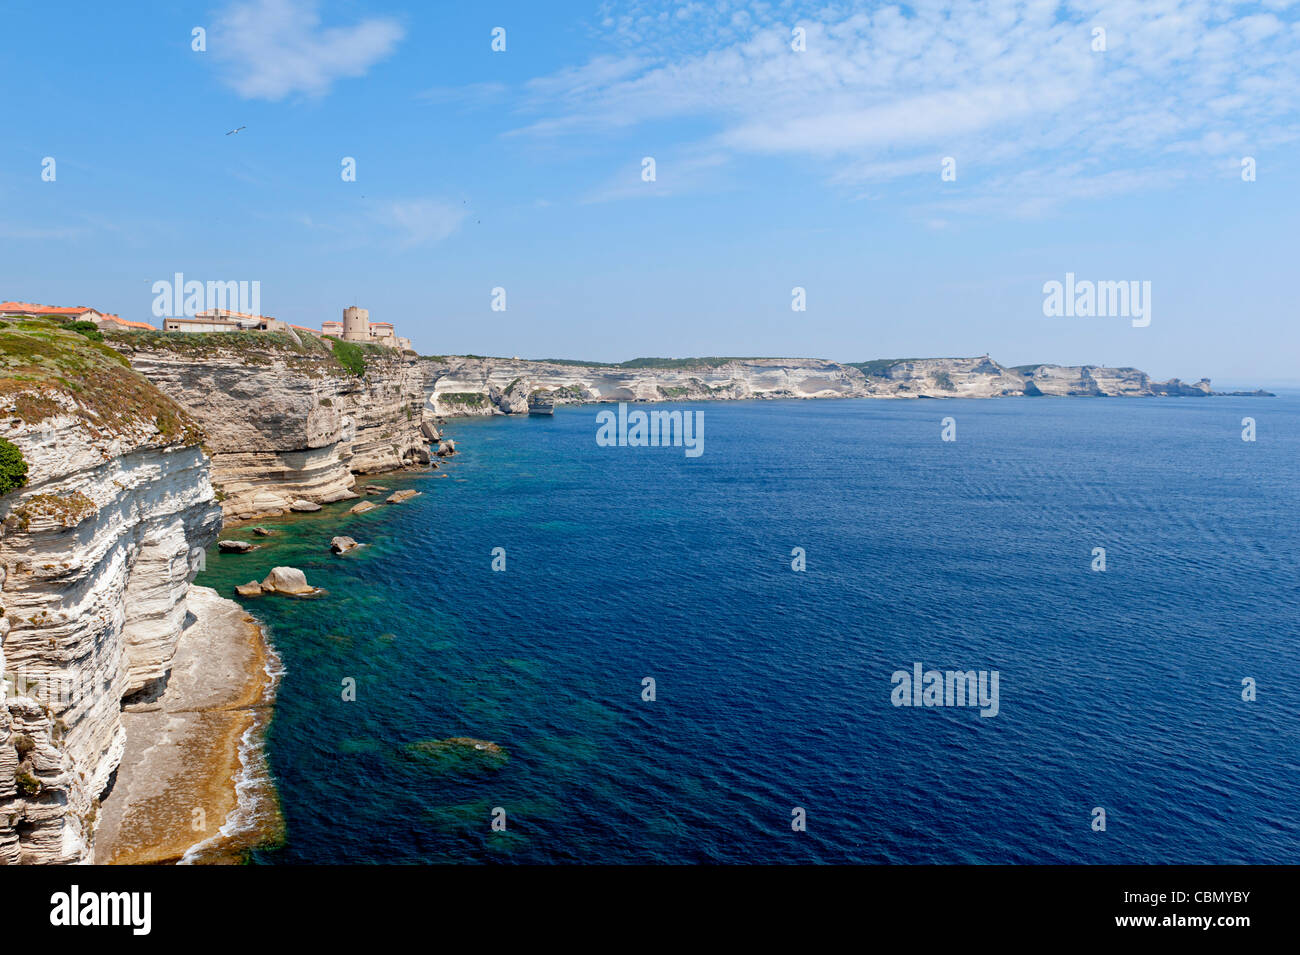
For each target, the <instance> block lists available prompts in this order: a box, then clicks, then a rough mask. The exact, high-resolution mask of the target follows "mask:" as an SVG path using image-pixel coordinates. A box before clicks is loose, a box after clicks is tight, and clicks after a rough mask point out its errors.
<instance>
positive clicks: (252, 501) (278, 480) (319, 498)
mask: <svg viewBox="0 0 1300 955" xmlns="http://www.w3.org/2000/svg"><path fill="white" fill-rule="evenodd" d="M110 343H111V344H112V345H113V346H114V347H115V348H118V349H120V350H121V351H122V352H123V354H125V355H126V356H127V357H128V358H129V359H130V362H131V365H132V367H133V368H135V369H136V370H137V371H139V372H140V373H142V374H143V375H144V376H145V377H146V378H148V379H149V381H150V382H152V383H153V384H154V385H156V386H157V387H158V388H159V389H160V390H161V391H162V392H164V393H165V394H167V395H168V396H170V397H171V398H173V399H174V400H175V401H176V402H177V403H178V404H180V405H181V406H182V407H184V408H185V409H186V410H187V411H188V412H189V413H190V414H192V415H193V416H194V418H195V419H196V420H197V421H198V422H199V424H200V425H201V426H202V428H203V430H204V432H205V435H206V437H205V445H204V446H205V448H206V450H207V451H208V452H209V453H210V454H211V456H212V480H213V483H214V484H216V486H217V489H218V490H219V492H220V496H221V500H222V508H223V510H224V512H225V514H226V517H227V518H229V519H231V520H247V519H253V518H257V517H264V516H273V515H276V514H282V513H284V512H285V511H287V510H289V509H290V508H291V506H292V504H293V502H295V501H299V500H302V501H307V502H310V503H313V504H322V503H328V502H331V501H339V500H344V499H347V498H351V497H355V496H356V494H355V492H354V491H353V490H352V488H353V486H354V485H355V483H356V477H355V475H356V474H365V473H372V472H377V471H387V470H393V469H396V468H401V467H404V466H407V465H411V464H416V463H421V462H427V461H428V460H429V457H428V447H427V440H426V438H425V437H424V436H423V435H422V434H421V432H420V425H421V417H422V411H423V405H424V398H425V380H424V371H423V369H422V368H421V366H420V365H419V364H418V363H417V362H416V361H415V360H414V358H413V357H412V356H410V355H403V354H402V353H400V352H397V351H395V350H393V349H388V348H382V347H379V346H345V347H343V348H342V349H340V347H339V346H335V345H331V343H329V342H326V341H322V340H320V339H318V338H316V337H314V336H312V335H307V334H303V335H301V336H300V335H298V334H296V333H292V332H242V333H234V332H231V333H213V334H168V335H164V334H161V333H158V334H134V335H117V336H112V338H111V339H110Z"/></svg>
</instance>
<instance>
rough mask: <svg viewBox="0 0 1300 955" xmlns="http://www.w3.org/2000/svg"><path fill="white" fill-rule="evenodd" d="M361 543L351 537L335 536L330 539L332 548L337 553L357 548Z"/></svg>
mask: <svg viewBox="0 0 1300 955" xmlns="http://www.w3.org/2000/svg"><path fill="white" fill-rule="evenodd" d="M360 546H361V545H360V544H358V543H357V542H356V541H354V540H353V539H352V538H351V537H335V538H334V539H333V540H331V541H330V550H332V551H334V553H336V554H346V553H347V552H348V551H350V550H356V549H357V548H358V547H360Z"/></svg>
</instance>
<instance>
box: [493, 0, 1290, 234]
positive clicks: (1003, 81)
mask: <svg viewBox="0 0 1300 955" xmlns="http://www.w3.org/2000/svg"><path fill="white" fill-rule="evenodd" d="M724 7H725V8H726V9H724ZM795 28H798V29H800V30H801V31H802V32H803V36H804V38H805V39H804V43H805V46H806V49H804V50H803V51H796V50H794V49H792V46H791V41H792V38H793V34H792V31H793V30H794V29H795ZM593 29H594V30H596V31H598V32H600V33H601V35H602V36H603V37H604V38H605V39H606V40H607V43H606V44H605V45H606V47H607V48H609V47H612V48H614V49H615V50H616V51H617V50H618V48H619V47H620V46H622V48H623V50H624V52H621V53H619V52H615V53H612V54H611V53H604V54H602V55H601V56H599V57H597V58H595V59H592V60H590V61H589V62H587V63H586V64H584V65H581V66H576V67H571V68H567V69H564V70H561V71H558V72H556V73H553V74H551V75H548V76H545V77H540V78H538V79H535V80H533V81H531V82H529V83H528V84H526V86H525V87H524V88H523V90H522V91H521V94H522V95H521V97H520V99H519V102H520V103H521V110H522V112H523V113H524V114H525V115H528V114H531V115H530V117H529V119H528V121H527V122H525V123H524V124H523V125H522V126H521V127H520V129H518V130H517V131H516V135H521V136H528V137H532V138H535V139H551V140H554V139H559V138H561V137H566V136H590V135H591V134H593V133H599V132H601V131H606V132H608V131H612V130H625V131H626V130H628V129H635V128H638V127H640V126H643V125H647V124H651V123H656V124H658V125H657V126H656V127H655V133H656V137H657V139H659V141H662V137H663V136H664V128H665V123H664V121H676V128H678V129H679V130H681V131H682V132H681V134H680V135H681V136H683V137H686V136H689V137H690V138H682V139H678V140H677V141H675V142H674V143H672V145H673V146H674V147H675V148H676V149H677V150H679V151H681V152H691V151H694V152H698V153H700V154H715V153H721V154H725V155H729V156H737V155H741V154H755V155H765V156H784V157H787V158H790V159H802V160H804V161H806V162H808V163H811V164H812V166H813V168H814V169H818V170H820V172H821V174H823V175H824V176H825V178H826V180H827V181H828V182H829V183H831V184H832V185H834V186H836V187H839V188H843V189H846V190H848V191H853V190H860V189H861V188H862V186H864V185H866V184H875V185H877V186H878V185H879V184H881V183H885V182H890V181H893V182H896V183H897V182H899V181H900V180H902V181H904V182H906V181H907V180H909V179H911V180H912V181H916V178H915V177H921V176H926V177H933V178H934V179H935V180H937V179H938V176H939V168H940V167H939V163H940V160H941V158H942V157H944V156H953V157H956V159H957V161H958V168H959V170H960V172H959V181H960V183H961V187H962V192H963V193H964V194H963V195H962V196H961V197H960V198H958V197H956V196H954V202H955V203H956V204H954V206H953V210H954V211H957V210H958V209H960V208H961V207H963V206H964V207H967V208H970V209H972V210H974V209H976V208H978V209H981V210H982V211H984V210H987V209H988V208H989V207H990V206H992V207H994V208H997V207H998V204H999V202H1001V203H1002V206H1001V208H1002V210H1003V211H1005V212H1007V213H1010V214H1013V215H1025V214H1033V213H1034V212H1035V211H1036V210H1037V211H1042V210H1045V209H1047V208H1050V207H1051V206H1052V205H1054V204H1059V203H1062V202H1069V201H1072V200H1076V199H1087V198H1091V197H1098V196H1108V195H1116V194H1119V193H1122V192H1125V191H1144V190H1148V189H1153V188H1154V189H1158V188H1163V187H1164V186H1167V185H1168V184H1169V183H1171V182H1175V181H1179V180H1182V179H1186V178H1189V177H1197V176H1203V177H1210V176H1214V175H1219V174H1220V173H1221V170H1222V169H1223V168H1224V167H1225V164H1226V163H1227V162H1228V161H1229V160H1230V159H1232V157H1234V156H1237V157H1239V156H1240V155H1245V154H1248V153H1247V151H1248V150H1258V149H1263V148H1266V147H1269V146H1278V145H1283V144H1287V143H1294V142H1295V141H1297V139H1300V22H1297V17H1296V10H1295V6H1294V5H1292V4H1290V3H1287V2H1284V0H1268V2H1266V3H1264V4H1262V5H1261V4H1259V3H1237V2H1232V0H1221V2H1220V0H1161V2H1159V3H1155V2H1141V0H1071V2H1064V3H1056V2H1029V3H1013V2H1009V0H915V2H912V3H909V4H908V5H907V6H906V7H901V6H897V5H877V6H874V7H872V8H870V9H864V8H863V7H862V6H861V5H860V4H837V3H834V2H831V3H818V4H816V5H814V6H808V7H807V8H806V9H805V10H804V11H802V12H800V11H799V10H798V9H796V8H795V6H792V5H784V4H782V5H775V4H754V5H752V6H751V7H749V8H748V9H739V8H738V7H737V6H736V5H734V4H733V5H710V4H697V3H690V4H684V5H681V6H679V7H678V8H676V10H675V11H674V12H669V13H665V12H663V11H662V10H661V9H659V8H657V7H655V6H654V5H651V4H647V3H644V2H639V0H638V2H632V3H614V2H610V3H606V4H604V5H603V6H602V19H601V20H600V21H599V23H598V24H596V25H595V26H594V27H593ZM1095 30H1104V31H1105V40H1104V42H1105V49H1104V50H1098V49H1095V48H1094V47H1095V46H1096V45H1097V40H1098V35H1096V34H1095V33H1094V31H1095ZM972 173H975V175H972ZM953 191H954V193H956V192H957V190H953ZM629 194H637V193H636V192H635V191H630V192H629ZM929 198H932V197H929ZM926 201H928V198H927V200H926Z"/></svg>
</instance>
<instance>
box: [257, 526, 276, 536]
mask: <svg viewBox="0 0 1300 955" xmlns="http://www.w3.org/2000/svg"><path fill="white" fill-rule="evenodd" d="M253 533H254V534H256V535H257V536H258V537H270V536H271V535H272V534H274V533H275V531H269V530H267V529H266V528H265V527H254V528H253Z"/></svg>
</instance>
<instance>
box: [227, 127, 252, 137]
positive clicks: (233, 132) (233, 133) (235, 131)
mask: <svg viewBox="0 0 1300 955" xmlns="http://www.w3.org/2000/svg"><path fill="white" fill-rule="evenodd" d="M239 129H248V127H247V126H240V127H239ZM239 129H232V130H231V131H230V132H228V133H226V135H227V136H233V135H235V133H237V132H239Z"/></svg>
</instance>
